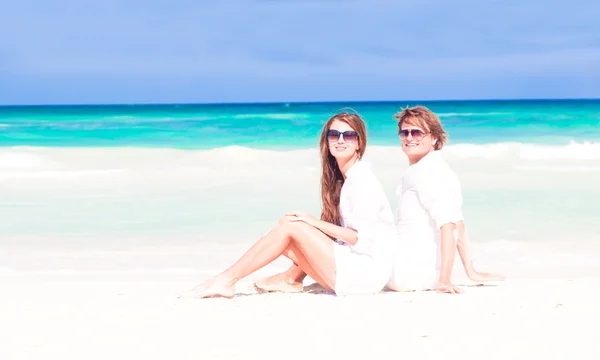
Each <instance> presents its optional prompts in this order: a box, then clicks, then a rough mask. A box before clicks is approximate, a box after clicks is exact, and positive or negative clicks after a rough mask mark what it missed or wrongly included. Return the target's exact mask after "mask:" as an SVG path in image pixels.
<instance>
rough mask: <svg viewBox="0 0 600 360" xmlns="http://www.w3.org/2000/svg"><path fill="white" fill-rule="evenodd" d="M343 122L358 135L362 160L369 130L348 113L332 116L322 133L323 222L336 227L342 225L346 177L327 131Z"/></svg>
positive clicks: (354, 115)
mask: <svg viewBox="0 0 600 360" xmlns="http://www.w3.org/2000/svg"><path fill="white" fill-rule="evenodd" d="M336 120H339V121H343V122H345V123H346V124H348V125H350V127H351V128H352V129H353V130H354V131H356V132H357V133H358V149H359V150H358V158H359V159H360V158H362V156H363V154H364V153H365V148H366V147H367V129H366V126H365V122H364V121H363V119H362V118H361V117H360V116H359V115H357V114H349V113H346V112H343V113H338V114H336V115H334V116H332V117H331V118H330V119H329V120H327V122H326V123H325V126H323V131H322V132H321V139H320V141H319V145H320V148H321V165H322V166H323V171H322V174H321V206H322V210H321V220H323V221H327V222H328V223H332V224H335V225H341V224H342V217H341V215H340V208H339V206H340V193H341V191H342V185H343V184H344V177H343V176H342V172H341V171H340V168H339V166H338V164H337V161H336V160H335V158H334V157H333V155H331V152H329V142H328V140H327V131H328V130H329V128H330V127H331V124H332V123H333V122H334V121H336Z"/></svg>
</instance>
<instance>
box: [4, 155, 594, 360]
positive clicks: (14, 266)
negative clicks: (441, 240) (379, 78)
mask: <svg viewBox="0 0 600 360" xmlns="http://www.w3.org/2000/svg"><path fill="white" fill-rule="evenodd" d="M476 150H477V151H475V150H472V149H471V150H469V149H463V148H461V147H460V146H457V147H449V148H448V149H447V150H444V151H445V152H444V154H445V156H447V157H448V159H449V161H450V163H451V165H452V166H454V168H455V169H456V171H457V172H458V174H459V176H460V177H461V181H462V183H463V186H464V189H465V191H464V197H465V216H466V219H467V220H466V221H467V227H468V229H469V230H470V232H471V236H472V239H473V252H474V258H475V263H476V264H475V266H476V268H477V269H479V270H481V271H492V272H500V273H503V274H505V275H506V276H507V277H508V279H507V280H506V281H504V282H500V283H493V284H487V285H486V286H481V287H478V286H474V284H472V283H469V282H467V281H466V280H465V277H464V272H463V271H462V269H461V266H460V262H459V260H458V258H457V260H456V262H457V264H456V266H455V271H454V273H453V278H454V281H455V283H456V284H458V285H461V284H462V285H464V287H463V288H464V289H465V290H466V293H465V294H461V295H447V294H438V293H435V292H415V293H389V292H388V293H382V294H378V295H368V296H367V295H365V296H349V297H336V296H334V295H331V294H326V293H323V291H321V290H322V289H320V288H319V287H316V286H314V285H311V282H312V281H311V280H310V279H307V280H306V285H307V287H306V293H300V294H256V293H255V292H254V290H253V287H252V283H253V281H254V280H256V279H257V278H258V277H259V276H263V275H266V274H269V273H272V272H273V271H276V270H279V269H283V268H284V267H285V266H286V265H287V264H289V262H288V261H287V260H285V259H282V260H281V261H277V262H276V263H275V264H273V265H271V266H269V267H267V268H264V269H262V271H260V272H258V273H257V274H254V275H252V276H251V277H249V278H247V279H244V280H243V281H242V282H241V283H240V284H239V286H238V288H237V291H238V295H237V296H236V297H235V298H234V299H205V300H193V299H177V295H179V294H181V293H182V292H185V291H186V290H189V289H190V288H192V287H193V286H194V285H196V284H197V283H199V282H200V281H203V280H205V279H207V278H208V277H209V276H211V275H214V274H216V273H217V272H218V271H220V270H223V269H224V268H225V267H226V266H228V265H229V264H230V263H231V262H232V261H233V260H235V259H236V258H237V257H238V256H240V255H241V253H242V252H243V251H244V250H245V249H247V247H248V246H249V245H250V244H251V243H252V242H253V241H256V239H258V237H260V236H261V235H262V234H264V233H265V231H266V230H267V229H268V227H269V226H270V225H271V224H273V223H274V222H275V221H277V219H278V217H279V216H281V214H283V213H284V212H285V211H291V210H307V211H310V212H312V213H313V214H315V215H316V214H317V211H318V203H319V201H318V176H319V174H318V160H317V159H318V158H317V154H316V151H314V150H306V151H304V150H302V151H291V152H275V151H273V152H271V151H253V150H249V149H241V148H226V149H220V150H211V151H189V152H186V151H173V150H135V149H132V150H128V149H114V150H110V151H109V150H93V149H91V150H85V149H82V150H81V151H79V152H77V153H73V152H72V151H71V152H69V151H66V150H64V151H63V150H60V149H35V148H32V149H22V150H19V151H21V152H23V154H21V153H19V154H17V155H19V156H25V155H27V156H35V157H36V159H39V162H40V164H42V165H43V166H42V165H39V166H38V165H36V166H35V167H31V168H14V169H13V168H9V169H5V171H4V172H3V174H2V177H0V180H1V181H2V189H1V190H0V192H1V194H2V199H3V202H2V206H3V207H2V217H3V222H2V224H0V227H1V230H2V234H3V237H2V239H1V240H0V360H17V359H24V360H32V359H47V358H50V357H54V356H56V358H59V359H61V360H69V359H78V360H79V359H87V360H90V359H109V358H110V359H142V358H143V359H306V358H316V359H326V358H342V359H354V358H367V357H368V358H373V359H381V358H385V359H387V358H389V359H434V358H441V357H444V358H460V359H478V360H479V359H486V360H488V359H599V358H600V341H598V340H600V336H599V335H598V332H597V331H596V330H595V326H596V324H597V323H598V321H599V320H600V312H599V311H598V309H597V307H598V304H599V303H600V290H599V289H600V246H599V245H598V241H597V240H598V234H599V233H600V229H599V228H598V224H597V220H598V216H599V214H600V213H598V211H599V210H598V209H599V208H598V206H597V204H598V200H599V198H598V196H599V193H598V191H597V189H596V188H597V184H598V183H600V171H597V169H600V160H599V159H598V158H596V157H594V158H591V159H588V160H585V159H584V160H577V161H576V162H575V161H573V160H570V159H566V160H564V161H563V162H562V163H561V162H560V159H559V160H556V159H554V160H552V162H551V163H550V162H549V161H548V160H547V159H545V158H543V157H542V158H540V156H538V155H536V154H537V153H536V154H532V153H531V152H527V148H518V149H516V150H515V149H512V148H510V147H507V148H502V147H500V148H496V147H494V146H490V147H484V146H482V147H480V148H478V149H476ZM11 151H12V150H11ZM15 151H16V150H15ZM486 151H487V152H486ZM544 154H545V153H544ZM9 155H11V156H16V155H14V154H13V153H12V152H11V153H9ZM115 159H118V161H115ZM366 160H368V161H371V162H372V163H373V166H374V169H375V171H376V173H377V175H378V176H379V178H380V179H381V182H382V184H383V186H384V188H385V189H386V192H387V193H388V194H389V197H390V202H391V203H392V206H393V207H395V205H396V204H395V199H394V190H395V186H396V185H397V182H398V179H399V175H400V174H401V172H402V169H403V166H405V162H404V159H403V158H402V157H401V154H400V150H399V149H397V148H385V147H379V148H378V147H372V148H371V149H370V150H369V152H368V157H367V159H366ZM273 164H277V166H273Z"/></svg>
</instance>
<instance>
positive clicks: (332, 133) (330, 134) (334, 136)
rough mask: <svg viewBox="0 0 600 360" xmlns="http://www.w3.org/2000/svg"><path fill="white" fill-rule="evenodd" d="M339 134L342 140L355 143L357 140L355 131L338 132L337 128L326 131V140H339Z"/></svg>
mask: <svg viewBox="0 0 600 360" xmlns="http://www.w3.org/2000/svg"><path fill="white" fill-rule="evenodd" d="M340 136H341V137H342V139H343V141H345V142H348V143H355V142H356V141H357V140H358V133H357V132H356V131H352V130H347V131H344V132H340V131H338V130H328V131H327V140H329V142H338V141H339V140H340Z"/></svg>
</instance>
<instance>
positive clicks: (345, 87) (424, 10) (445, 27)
mask: <svg viewBox="0 0 600 360" xmlns="http://www.w3.org/2000/svg"><path fill="white" fill-rule="evenodd" d="M598 14H600V2H598V1H593V0H587V1H577V0H574V1H554V0H548V1H535V0H531V1H523V0H521V1H516V0H515V1H513V0H507V1H492V0H488V1H442V0H438V1H427V0H420V1H410V2H407V1H400V0H396V1H391V0H389V1H380V0H367V1H358V0H356V1H352V0H346V1H344V0H319V1H317V0H304V1H302V0H254V1H251V0H246V1H242V0H238V1H227V0H221V1H200V0H196V1H192V0H187V1H184V0H169V1H166V0H165V1H158V0H145V1H138V0H130V1H115V0H104V1H102V2H101V1H93V2H92V1H88V0H78V1H75V0H54V1H42V0H37V1H31V0H19V1H18V2H17V1H11V2H7V3H6V4H3V9H2V12H1V13H0V104H79V103H165V102H166V103H173V102H186V103H189V102H279V101H283V102H285V101H335V100H429V99H490V98H493V99H497V98H573V97H576V98H581V97H600V21H597V16H598Z"/></svg>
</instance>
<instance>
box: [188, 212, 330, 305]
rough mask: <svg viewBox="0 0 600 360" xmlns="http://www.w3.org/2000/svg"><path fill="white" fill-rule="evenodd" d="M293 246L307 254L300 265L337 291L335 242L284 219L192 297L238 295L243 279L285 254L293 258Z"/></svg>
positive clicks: (296, 251)
mask: <svg viewBox="0 0 600 360" xmlns="http://www.w3.org/2000/svg"><path fill="white" fill-rule="evenodd" d="M290 244H293V246H292V249H291V253H294V254H296V253H298V254H300V253H301V254H302V255H304V257H301V256H299V255H297V259H296V260H297V261H298V266H299V267H300V268H301V269H302V270H303V271H306V272H308V273H309V275H310V273H313V272H314V274H315V277H318V278H319V280H320V282H319V283H320V284H321V285H322V286H325V287H327V288H328V289H334V288H335V259H334V254H333V243H332V241H331V239H330V238H329V237H327V236H326V235H325V234H323V233H322V232H321V231H319V230H317V229H315V228H314V227H312V226H310V225H308V224H306V223H303V222H290V221H288V220H287V219H286V218H284V219H282V221H281V222H280V224H279V225H278V226H277V227H275V228H274V229H272V230H271V231H270V232H269V233H267V234H266V235H265V236H264V237H262V238H261V239H260V240H258V241H257V242H256V243H255V244H254V245H253V246H252V247H251V248H250V249H249V250H248V251H246V253H245V254H244V255H242V257H241V258H240V259H239V260H238V261H236V262H235V263H234V264H233V265H232V266H231V267H229V268H228V269H227V270H225V271H224V272H222V273H221V274H219V275H217V276H215V277H214V278H212V279H210V280H208V281H206V282H204V283H202V284H200V285H198V286H197V287H195V288H194V289H192V291H191V293H190V295H191V296H193V297H199V298H203V297H214V296H221V297H232V296H233V295H234V294H235V284H236V283H237V282H238V281H239V280H241V279H243V278H244V277H246V276H248V275H250V274H252V273H253V272H255V271H256V270H258V269H260V268H262V267H263V266H265V265H267V264H269V263H271V262H272V261H273V260H275V259H276V258H278V257H279V256H280V255H282V254H290V256H291V253H290V251H289V250H290V249H289V246H290ZM292 261H294V259H292ZM303 267H304V268H303ZM311 277H312V276H311ZM315 280H316V281H318V280H317V279H315ZM321 282H322V283H321Z"/></svg>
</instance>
